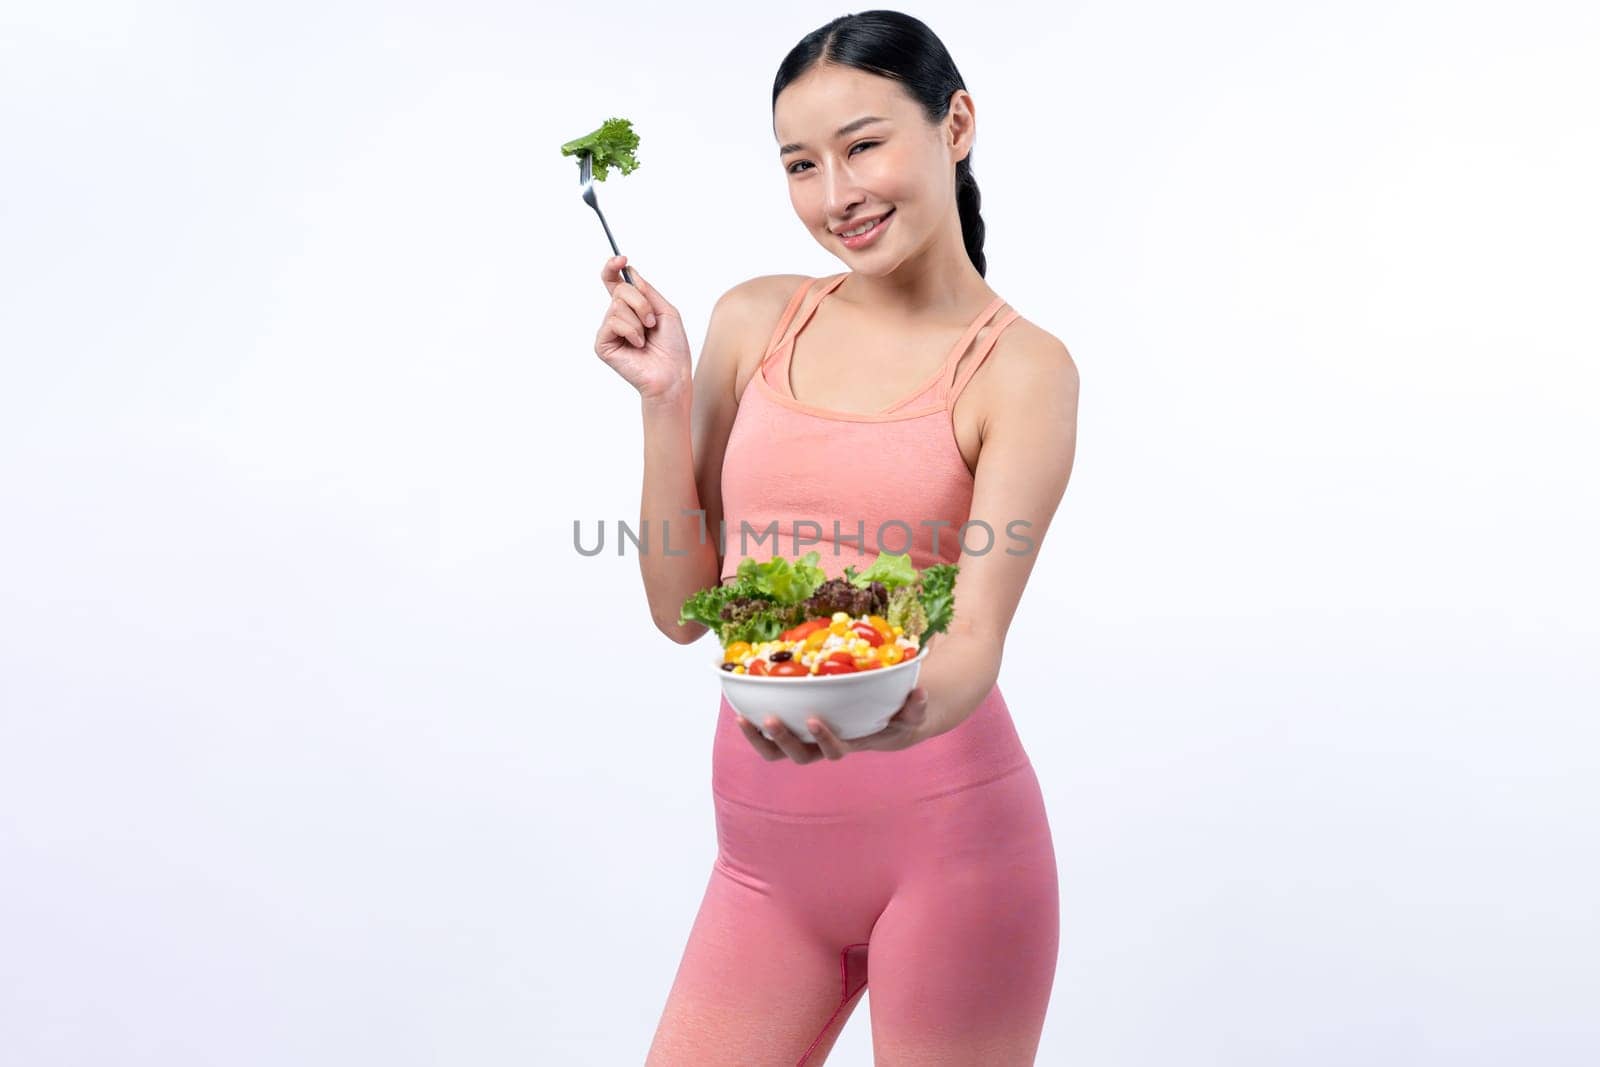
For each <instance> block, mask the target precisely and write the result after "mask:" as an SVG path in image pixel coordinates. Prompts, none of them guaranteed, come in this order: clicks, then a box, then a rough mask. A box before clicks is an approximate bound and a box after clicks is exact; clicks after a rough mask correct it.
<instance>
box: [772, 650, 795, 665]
mask: <svg viewBox="0 0 1600 1067" xmlns="http://www.w3.org/2000/svg"><path fill="white" fill-rule="evenodd" d="M786 659H794V653H793V652H790V651H789V650H788V649H787V648H785V649H781V650H779V651H777V652H774V653H773V654H772V662H774V663H782V662H783V661H784V660H786Z"/></svg>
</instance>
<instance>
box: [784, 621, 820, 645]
mask: <svg viewBox="0 0 1600 1067" xmlns="http://www.w3.org/2000/svg"><path fill="white" fill-rule="evenodd" d="M831 621H832V620H831V619H820V618H819V619H811V620H810V621H808V622H803V623H801V624H800V625H799V626H794V627H791V628H789V629H787V630H785V631H783V633H781V634H779V635H778V637H779V639H780V640H784V641H800V640H804V639H805V638H806V637H807V636H809V635H810V634H812V633H814V632H815V631H817V630H821V629H824V628H826V627H827V625H828V623H829V622H831Z"/></svg>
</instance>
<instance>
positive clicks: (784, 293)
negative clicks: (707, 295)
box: [712, 274, 816, 395]
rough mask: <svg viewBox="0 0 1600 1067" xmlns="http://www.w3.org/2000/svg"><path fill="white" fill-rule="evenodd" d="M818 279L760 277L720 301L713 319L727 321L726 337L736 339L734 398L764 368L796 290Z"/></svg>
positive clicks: (713, 311) (790, 276) (727, 294)
mask: <svg viewBox="0 0 1600 1067" xmlns="http://www.w3.org/2000/svg"><path fill="white" fill-rule="evenodd" d="M815 280H816V279H815V278H812V277H810V276H809V275H805V274H761V275H757V276H756V277H754V278H749V279H747V280H745V281H742V282H740V283H738V284H737V285H735V286H734V287H733V288H731V289H729V290H728V291H727V292H725V293H723V294H722V296H721V297H720V298H718V300H717V306H716V307H715V308H714V309H713V310H712V316H713V318H714V319H717V318H722V319H724V320H725V321H724V322H723V323H722V325H723V326H724V327H725V328H726V331H727V336H731V337H734V338H736V339H737V340H736V348H737V351H738V368H737V372H736V380H735V383H734V393H735V395H741V394H742V393H743V392H744V386H745V384H746V383H747V382H749V380H750V379H751V378H752V377H753V376H754V375H755V372H756V368H757V367H759V366H760V365H761V358H762V356H764V355H765V354H766V350H767V342H768V341H769V340H771V338H772V331H773V330H774V329H775V328H776V327H777V325H778V319H779V318H780V317H781V316H782V315H783V309H784V308H785V307H787V306H788V304H789V301H790V299H791V298H793V296H794V294H795V293H796V291H798V290H799V289H800V288H801V287H802V286H805V285H809V284H810V283H811V282H813V281H815Z"/></svg>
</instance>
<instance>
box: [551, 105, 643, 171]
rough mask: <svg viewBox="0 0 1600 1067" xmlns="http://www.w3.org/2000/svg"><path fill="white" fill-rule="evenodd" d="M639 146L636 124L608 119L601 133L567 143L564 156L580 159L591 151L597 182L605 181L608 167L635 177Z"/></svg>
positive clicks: (591, 164)
mask: <svg viewBox="0 0 1600 1067" xmlns="http://www.w3.org/2000/svg"><path fill="white" fill-rule="evenodd" d="M638 147H639V135H638V134H637V133H634V132H633V123H631V122H629V121H628V120H627V119H606V121H605V122H603V123H602V124H601V125H600V128H599V129H598V130H594V131H593V132H591V133H586V134H584V135H583V136H582V137H578V138H576V139H574V140H571V141H568V142H567V143H566V144H564V145H562V146H561V154H562V155H564V156H577V155H582V154H583V153H584V152H588V153H590V154H591V156H592V157H593V158H592V159H591V160H590V167H591V169H592V172H593V174H594V180H595V181H597V182H603V181H605V180H606V168H608V167H616V168H617V169H618V170H620V171H621V172H622V173H623V174H632V173H633V172H634V171H635V170H637V169H638V167H639V160H638V159H637V158H636V157H635V156H634V152H635V150H636V149H638Z"/></svg>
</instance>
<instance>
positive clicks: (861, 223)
mask: <svg viewBox="0 0 1600 1067" xmlns="http://www.w3.org/2000/svg"><path fill="white" fill-rule="evenodd" d="M893 214H894V208H890V209H889V210H888V211H885V212H884V213H883V214H882V215H873V216H872V217H870V218H865V219H856V220H855V221H854V222H852V223H850V225H848V226H841V227H839V228H838V229H837V230H834V231H833V232H834V236H836V237H843V236H844V235H845V234H846V233H847V232H848V231H850V230H859V229H860V228H861V227H862V226H865V225H866V224H867V223H869V222H880V221H882V220H883V219H886V218H888V217H889V216H890V215H893ZM858 236H859V235H858Z"/></svg>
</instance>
